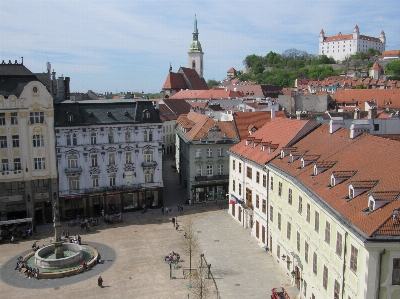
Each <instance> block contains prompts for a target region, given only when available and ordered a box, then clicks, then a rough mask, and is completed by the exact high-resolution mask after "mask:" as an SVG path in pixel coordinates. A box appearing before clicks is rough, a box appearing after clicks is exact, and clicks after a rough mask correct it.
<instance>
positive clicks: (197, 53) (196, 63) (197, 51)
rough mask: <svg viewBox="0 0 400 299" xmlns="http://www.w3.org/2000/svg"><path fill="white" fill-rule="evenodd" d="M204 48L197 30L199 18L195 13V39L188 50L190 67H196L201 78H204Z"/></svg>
mask: <svg viewBox="0 0 400 299" xmlns="http://www.w3.org/2000/svg"><path fill="white" fill-rule="evenodd" d="M203 55H204V53H203V50H202V48H201V44H200V42H199V31H198V30H197V19H196V15H194V30H193V40H192V42H191V43H190V48H189V52H188V68H191V69H195V70H196V71H197V73H198V74H199V77H200V78H203Z"/></svg>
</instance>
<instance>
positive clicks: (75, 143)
mask: <svg viewBox="0 0 400 299" xmlns="http://www.w3.org/2000/svg"><path fill="white" fill-rule="evenodd" d="M72 145H78V140H77V138H76V134H75V133H74V134H72Z"/></svg>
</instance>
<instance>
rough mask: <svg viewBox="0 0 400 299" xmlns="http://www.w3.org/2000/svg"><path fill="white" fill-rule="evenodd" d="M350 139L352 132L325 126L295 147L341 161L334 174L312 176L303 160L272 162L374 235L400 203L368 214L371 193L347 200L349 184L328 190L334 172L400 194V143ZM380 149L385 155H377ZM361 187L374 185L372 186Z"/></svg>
mask: <svg viewBox="0 0 400 299" xmlns="http://www.w3.org/2000/svg"><path fill="white" fill-rule="evenodd" d="M285 129H286V128H285V127H284V126H282V127H281V131H283V130H285ZM349 137H350V131H349V130H347V129H339V130H337V131H335V132H334V133H332V134H330V133H329V125H321V126H320V127H318V128H317V129H316V130H314V131H312V132H310V133H309V134H308V135H306V136H305V137H304V138H303V139H301V140H300V141H299V142H297V143H295V144H293V146H294V147H297V148H298V149H299V150H300V151H308V152H307V154H308V155H320V156H321V158H320V160H321V161H324V160H328V159H329V160H330V161H337V163H336V164H335V165H333V166H332V168H331V169H330V171H324V172H321V173H320V174H318V175H316V176H312V174H313V166H312V164H310V165H308V166H305V167H303V168H301V169H299V166H300V161H296V162H293V163H287V162H288V161H289V158H288V157H285V158H283V159H277V158H274V159H273V160H272V161H271V163H272V164H273V165H275V166H276V167H278V168H280V169H282V171H284V172H286V173H289V174H291V175H292V176H294V177H296V179H298V180H299V181H300V182H301V183H302V184H304V185H305V186H306V187H307V188H309V189H310V190H312V191H313V192H314V193H315V194H316V195H317V196H318V197H319V198H321V199H322V200H323V201H325V203H326V204H328V205H329V206H330V207H331V208H332V209H333V210H336V211H337V212H338V213H339V214H340V215H341V217H342V218H343V219H346V221H349V222H351V223H352V224H353V225H354V226H355V227H357V228H358V229H359V230H360V232H364V233H365V235H366V236H372V235H373V234H375V232H376V231H378V230H379V229H380V228H381V227H382V226H383V225H384V224H385V222H386V221H387V220H388V219H389V218H390V216H391V215H392V212H393V210H394V209H399V208H400V201H398V200H395V201H392V202H391V203H388V204H386V205H384V206H382V207H380V208H378V209H376V210H374V211H372V212H370V213H366V212H365V210H366V209H367V208H368V196H367V194H366V193H363V194H361V195H359V196H356V197H355V198H352V199H350V200H344V198H346V197H347V196H348V194H349V186H348V184H346V183H345V184H337V185H335V186H333V187H331V188H327V186H328V185H330V175H331V174H332V173H333V174H334V175H335V177H342V178H344V179H348V178H350V177H351V179H350V180H349V181H350V182H367V181H373V182H376V181H378V183H377V184H376V185H374V187H372V190H371V191H372V192H373V193H374V194H375V192H388V191H395V192H400V176H398V175H397V172H398V170H397V168H396V167H393V165H400V155H399V154H398V153H399V151H400V143H399V142H397V141H392V140H388V139H384V138H380V137H376V136H373V135H369V134H361V135H359V136H358V137H356V138H354V139H350V138H349ZM378 149H379V153H381V154H377V150H378ZM366 157H368V158H367V159H366ZM371 170H373V171H371ZM345 182H346V180H345ZM347 183H348V182H347ZM360 184H361V183H360ZM363 184H365V185H363ZM361 185H363V186H371V185H372V183H371V184H369V183H368V184H367V183H362V184H361ZM392 233H393V231H392Z"/></svg>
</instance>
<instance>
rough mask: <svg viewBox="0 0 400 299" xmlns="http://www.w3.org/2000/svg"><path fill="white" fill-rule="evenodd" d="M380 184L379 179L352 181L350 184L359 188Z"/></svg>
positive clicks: (368, 187)
mask: <svg viewBox="0 0 400 299" xmlns="http://www.w3.org/2000/svg"><path fill="white" fill-rule="evenodd" d="M376 184H378V181H350V182H349V185H352V186H353V187H354V188H356V189H357V188H359V189H371V188H373V187H375V186H376Z"/></svg>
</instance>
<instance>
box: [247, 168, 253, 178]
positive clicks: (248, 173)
mask: <svg viewBox="0 0 400 299" xmlns="http://www.w3.org/2000/svg"><path fill="white" fill-rule="evenodd" d="M246 170H247V171H246V172H247V174H246V176H247V177H248V178H249V179H251V178H252V176H253V169H252V168H251V167H249V166H247V168H246Z"/></svg>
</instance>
